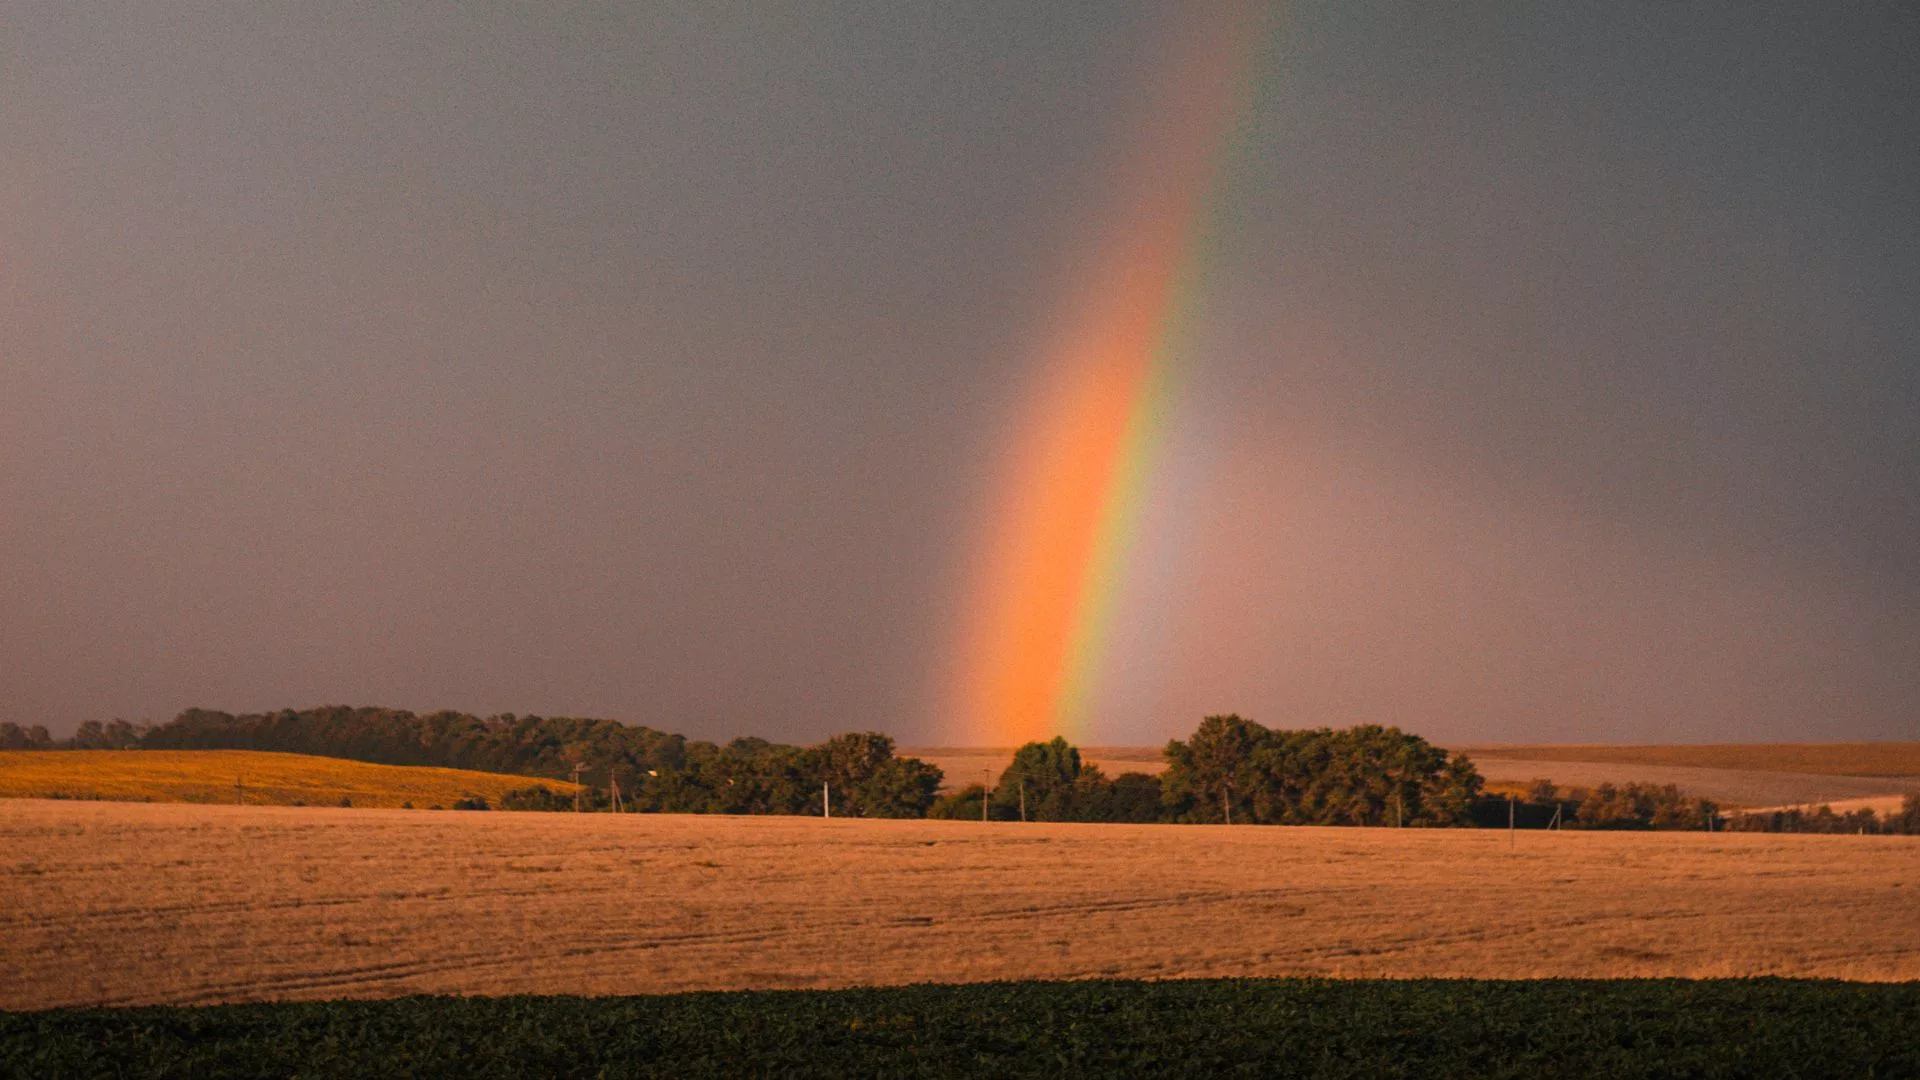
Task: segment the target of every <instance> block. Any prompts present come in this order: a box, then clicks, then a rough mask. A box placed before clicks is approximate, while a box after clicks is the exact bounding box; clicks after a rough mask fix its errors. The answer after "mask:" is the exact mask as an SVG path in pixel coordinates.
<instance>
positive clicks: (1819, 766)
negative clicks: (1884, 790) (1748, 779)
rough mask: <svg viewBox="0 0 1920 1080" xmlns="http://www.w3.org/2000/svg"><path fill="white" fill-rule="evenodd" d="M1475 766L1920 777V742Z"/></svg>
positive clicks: (1657, 751)
mask: <svg viewBox="0 0 1920 1080" xmlns="http://www.w3.org/2000/svg"><path fill="white" fill-rule="evenodd" d="M1463 749H1465V751H1466V753H1467V755H1468V756H1469V757H1472V758H1473V759H1474V760H1476V761H1480V760H1485V759H1489V758H1525V759H1527V760H1530V761H1583V762H1594V763H1604V764H1616V765H1666V766H1676V767H1681V768H1693V769H1741V770H1758V771H1762V772H1787V773H1812V774H1818V775H1825V776H1911V777H1920V742H1877V743H1745V744H1742V743H1728V744H1725V745H1712V744H1703V745H1692V746H1469V747H1464V748H1463Z"/></svg>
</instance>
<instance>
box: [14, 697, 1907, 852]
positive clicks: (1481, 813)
mask: <svg viewBox="0 0 1920 1080" xmlns="http://www.w3.org/2000/svg"><path fill="white" fill-rule="evenodd" d="M54 748H67V749H134V748H147V749H168V750H174V749H178V750H196V749H203V750H211V749H242V750H277V751H284V752H291V753H302V754H316V755H321V756H326V757H339V758H349V759H352V760H357V761H370V762H377V763H381V764H390V765H432V766H441V767H447V768H459V769H477V770H482V771H487V772H499V773H514V774H521V775H527V776H542V777H549V778H552V779H570V778H572V777H574V776H575V775H576V773H577V774H578V775H580V776H581V778H582V779H584V780H586V781H588V782H589V783H590V784H592V785H594V789H593V790H591V791H590V792H589V793H588V794H586V795H585V796H584V797H583V800H582V801H583V803H584V805H585V807H586V808H588V809H611V808H612V805H613V804H612V799H611V798H610V792H611V789H612V788H613V787H614V786H615V785H616V784H617V786H618V787H619V789H620V791H621V793H622V800H621V805H622V807H623V808H625V809H629V810H633V811H640V812H661V813H718V814H811V815H818V814H820V813H822V812H823V809H824V804H825V793H826V792H831V797H832V809H833V813H834V814H835V816H845V817H922V816H927V817H938V818H964V819H969V820H980V819H982V818H986V819H990V820H996V821H1012V820H1029V821H1091V822H1135V823H1151V822H1169V823H1175V822H1193V823H1226V824H1272V825H1386V826H1396V825H1398V826H1456V825H1483V826H1504V825H1506V824H1507V823H1508V821H1510V820H1511V821H1514V822H1515V823H1516V824H1518V825H1519V826H1521V827H1523V828H1529V827H1530V828H1542V827H1546V826H1548V825H1558V826H1559V827H1564V828H1587V829H1701V828H1731V829H1736V830H1745V831H1771V832H1908V833H1920V798H1910V799H1909V800H1908V801H1907V805H1906V808H1905V810H1904V812H1903V813H1900V814H1892V815H1888V816H1886V817H1884V818H1883V817H1878V816H1876V815H1874V814H1873V813H1872V812H1871V811H1858V812H1855V813H1852V814H1836V813H1834V812H1833V811H1832V810H1831V809H1830V808H1827V807H1822V808H1820V809H1819V810H1817V811H1798V810H1794V811H1784V812H1780V813H1772V814H1745V815H1734V816H1731V817H1727V816H1725V815H1723V814H1722V813H1721V811H1720V809H1719V808H1718V807H1717V806H1715V805H1714V804H1713V803H1712V802H1710V801H1708V800H1704V799H1697V798H1691V797H1688V796H1685V795H1682V794H1681V793H1680V791H1679V790H1678V789H1677V788H1675V787H1674V786H1672V785H1666V786H1653V785H1643V784H1625V785H1613V784H1601V785H1598V786H1597V787H1595V788H1592V789H1586V788H1573V789H1568V790H1565V791H1563V790H1561V789H1560V788H1558V787H1557V786H1555V785H1554V784H1553V783H1552V782H1551V781H1548V780H1538V781H1535V782H1534V783H1533V784H1532V785H1531V786H1530V787H1529V789H1528V791H1527V793H1526V795H1525V796H1524V798H1520V799H1516V800H1514V801H1513V802H1512V803H1511V804H1510V803H1509V801H1508V799H1506V798H1504V797H1499V796H1488V795H1486V794H1485V793H1484V784H1483V782H1482V780H1481V777H1480V775H1479V772H1478V771H1477V770H1476V769H1475V768H1474V766H1473V763H1472V762H1471V761H1470V760H1468V759H1467V758H1466V756H1465V755H1462V754H1448V753H1447V752H1446V751H1445V750H1442V749H1440V748H1438V747H1435V746H1433V745H1431V744H1430V743H1428V742H1427V741H1426V740H1425V739H1422V738H1420V737H1419V736H1417V735H1410V734H1407V733H1405V732H1402V731H1400V730H1399V729H1398V728H1392V727H1381V726H1377V725H1363V726H1360V727H1353V728H1347V729H1344V730H1334V729H1331V728H1314V729H1306V730H1291V731H1289V730H1281V729H1273V728H1267V727H1264V726H1262V725H1260V724H1257V723H1254V722H1253V721H1251V720H1246V719H1243V718H1242V717H1239V716H1237V715H1231V714H1229V715H1224V716H1209V717H1207V718H1206V719H1205V720H1203V721H1202V722H1201V724H1200V726H1199V728H1198V729H1197V730H1196V731H1195V732H1194V733H1193V735H1191V736H1190V737H1188V738H1187V739H1186V740H1184V741H1182V740H1177V739H1176V740H1174V741H1171V742H1169V743H1168V744H1167V745H1166V748H1165V749H1164V751H1163V755H1164V757H1165V759H1166V762H1167V768H1166V771H1165V772H1164V773H1163V774H1161V775H1160V776H1150V775H1146V774H1144V773H1138V772H1129V773H1122V774H1121V775H1119V776H1117V777H1108V776H1107V775H1106V774H1105V773H1103V772H1102V771H1101V770H1100V769H1099V768H1098V767H1097V766H1095V765H1093V764H1091V763H1089V762H1086V761H1083V760H1082V759H1081V756H1080V752H1079V750H1077V749H1076V748H1075V747H1073V746H1072V745H1071V744H1069V743H1068V742H1067V741H1066V740H1065V739H1061V738H1055V739H1053V740H1051V741H1049V742H1033V743H1028V744H1027V745H1025V746H1023V747H1021V748H1020V749H1019V750H1018V751H1016V752H1015V754H1014V758H1013V761H1012V763H1011V764H1009V765H1008V766H1007V768H1006V770H1005V771H1004V772H1003V773H1002V774H1001V776H1000V779H999V782H998V783H996V784H995V785H993V786H992V787H987V786H984V785H980V784H974V785H970V786H968V787H966V788H963V789H961V790H959V791H956V792H952V793H950V794H947V795H945V796H938V795H937V791H938V789H939V786H940V783H941V780H942V776H941V773H940V770H939V769H937V768H935V767H933V766H932V765H929V764H927V763H926V762H923V761H920V760H918V759H915V758H906V757H900V756H899V755H897V754H896V753H895V748H894V744H893V740H892V739H891V738H889V737H888V736H886V735H882V734H879V733H877V732H854V733H848V734H844V735H837V736H835V737H833V738H831V739H829V740H827V741H826V742H824V743H821V744H819V745H817V746H790V745H785V744H781V743H774V742H769V741H767V740H765V739H752V738H748V739H735V740H733V741H732V742H728V743H725V744H716V743H711V742H704V741H700V740H689V739H686V738H684V737H682V736H680V735H675V734H672V733H669V732H663V731H656V730H654V729H652V728H648V727H642V726H637V725H627V724H622V723H620V722H618V721H614V720H595V719H579V718H572V717H540V716H524V717H522V716H515V715H513V714H511V713H508V714H501V715H498V716H491V717H485V718H482V717H479V716H474V715H472V714H468V713H459V712H435V713H427V714H423V715H422V714H415V713H411V712H407V711H405V710H400V709H379V708H348V707H345V706H330V707H326V708H319V709H307V710H301V711H295V710H291V709H287V710H281V711H279V712H272V713H253V714H241V715H234V714H231V713H225V712H216V711H211V710H205V709H189V710H187V711H186V712H183V713H181V714H180V715H179V716H177V717H175V718H174V719H173V720H171V721H169V722H167V723H165V724H161V725H158V726H144V725H134V724H129V723H127V722H126V721H123V720H114V721H111V722H108V723H105V724H101V723H98V722H93V721H89V722H88V723H86V724H83V725H81V727H80V729H79V731H78V732H76V733H75V735H74V737H73V738H71V739H67V740H58V741H56V740H54V739H52V738H51V737H50V736H49V735H48V733H47V730H46V729H45V728H44V727H39V726H34V727H31V728H22V727H20V726H19V725H16V724H10V723H0V749H54ZM544 791H545V789H541V788H529V789H527V790H526V791H525V792H519V793H515V794H514V795H510V796H508V797H507V798H506V799H504V800H502V802H501V806H500V808H501V809H569V810H570V809H573V808H574V800H573V798H572V797H571V796H568V797H564V798H559V799H556V798H553V797H550V796H548V795H546V794H542V793H543V792H544ZM472 808H473V809H482V808H485V807H484V806H474V807H472Z"/></svg>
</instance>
